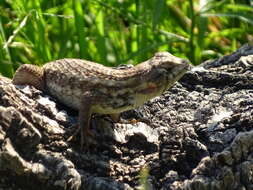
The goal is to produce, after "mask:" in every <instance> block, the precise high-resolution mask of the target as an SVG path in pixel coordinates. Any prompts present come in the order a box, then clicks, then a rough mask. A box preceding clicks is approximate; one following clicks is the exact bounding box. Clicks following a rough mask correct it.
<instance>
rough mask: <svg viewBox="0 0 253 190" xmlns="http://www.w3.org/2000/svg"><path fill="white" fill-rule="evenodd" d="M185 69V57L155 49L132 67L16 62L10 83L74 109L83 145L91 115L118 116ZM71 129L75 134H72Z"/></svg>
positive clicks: (71, 61) (76, 62) (160, 90)
mask: <svg viewBox="0 0 253 190" xmlns="http://www.w3.org/2000/svg"><path fill="white" fill-rule="evenodd" d="M189 68H190V64H189V61H188V60H186V59H181V58H178V57H176V56H174V55H172V54H170V53H168V52H158V53H155V55H154V56H153V57H152V58H150V59H148V60H146V61H144V62H142V63H140V64H137V65H136V66H134V67H130V68H126V69H116V68H112V67H106V66H103V65H101V64H99V63H95V62H92V61H87V60H82V59H74V58H64V59H59V60H56V61H51V62H48V63H46V64H44V65H43V67H39V66H36V65H31V64H23V65H21V66H20V67H19V68H18V69H17V71H16V73H15V74H14V77H13V79H12V83H13V84H14V85H32V86H34V87H35V88H37V89H39V90H42V91H43V92H45V93H47V94H49V95H51V96H53V97H55V98H56V99H57V100H58V101H59V102H61V103H63V104H64V105H66V106H68V107H70V108H72V109H74V110H77V111H78V121H79V123H78V125H79V127H78V129H77V130H78V132H79V130H80V133H81V149H83V146H84V144H85V145H87V146H88V138H89V137H91V136H92V132H91V131H90V118H91V115H92V114H93V113H99V114H109V115H111V116H114V118H115V116H119V114H120V113H121V112H123V111H127V110H131V109H134V108H136V107H138V106H141V105H143V104H144V103H145V102H147V101H148V100H150V99H152V98H154V97H156V96H159V95H161V94H162V93H163V92H164V91H165V90H167V89H169V88H170V87H172V86H173V84H174V83H175V82H176V81H178V80H179V79H180V78H181V77H182V76H183V75H184V73H185V72H186V71H188V70H189ZM78 132H77V133H78Z"/></svg>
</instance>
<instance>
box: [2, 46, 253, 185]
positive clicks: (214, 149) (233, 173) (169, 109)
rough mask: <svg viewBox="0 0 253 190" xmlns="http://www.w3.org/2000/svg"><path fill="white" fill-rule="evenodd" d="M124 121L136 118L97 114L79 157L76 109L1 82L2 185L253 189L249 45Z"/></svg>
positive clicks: (202, 69)
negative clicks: (90, 141)
mask: <svg viewBox="0 0 253 190" xmlns="http://www.w3.org/2000/svg"><path fill="white" fill-rule="evenodd" d="M122 117H123V118H124V119H129V118H130V119H133V118H135V119H137V120H136V121H135V122H132V123H128V124H121V123H116V124H113V123H112V121H111V120H110V119H109V118H108V117H106V116H100V115H95V116H94V117H93V120H92V124H93V126H92V127H93V131H94V134H95V139H96V141H95V142H96V145H94V147H92V149H90V150H89V152H84V151H80V149H79V137H78V138H77V139H75V140H73V141H71V142H68V141H66V139H67V138H68V137H69V136H70V135H71V133H72V132H73V130H74V128H73V126H74V124H76V122H77V113H76V112H74V111H73V110H69V109H68V108H66V107H64V106H63V105H60V104H59V103H57V101H56V100H55V99H53V98H52V97H49V96H47V95H46V94H44V93H42V92H40V91H38V90H36V89H35V88H33V87H28V86H14V85H12V84H11V83H10V80H8V79H6V78H3V77H0V147H1V148H0V176H1V177H0V189H3V190H7V189H34V188H36V189H76V190H77V189H92V190H94V189H95V190H96V189H99V190H103V189H113V190H118V189H141V188H145V189H164V190H165V189H171V190H209V189H210V190H211V189H212V190H223V189H231V190H238V189H239V190H250V189H253V175H252V173H253V130H252V127H253V47H252V46H248V45H245V46H243V47H242V48H240V49H239V50H238V51H237V52H235V53H233V54H231V55H228V56H224V57H223V58H221V59H218V60H215V61H208V62H205V63H203V64H201V65H200V66H198V67H195V68H194V69H193V70H192V71H190V72H188V73H186V75H185V76H184V77H183V78H182V79H181V80H180V81H179V82H178V83H176V84H175V86H174V87H173V88H171V89H170V90H169V91H167V92H165V93H164V94H163V95H162V96H160V97H157V98H155V99H153V100H151V101H149V102H148V103H146V104H145V105H143V106H142V107H140V108H139V109H137V110H132V111H129V112H126V113H123V114H122ZM142 117H144V118H145V120H146V122H139V121H138V119H140V118H142ZM145 120H144V121H145ZM147 121H148V122H147Z"/></svg>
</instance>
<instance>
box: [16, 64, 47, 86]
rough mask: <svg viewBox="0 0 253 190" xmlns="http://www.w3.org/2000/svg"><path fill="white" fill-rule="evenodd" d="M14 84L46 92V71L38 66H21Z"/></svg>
mask: <svg viewBox="0 0 253 190" xmlns="http://www.w3.org/2000/svg"><path fill="white" fill-rule="evenodd" d="M12 83H13V84H15V85H31V86H34V87H35V88H37V89H39V90H44V70H43V68H41V67H38V66H36V65H30V64H24V65H21V66H20V67H19V68H18V70H17V71H16V73H15V75H14V77H13V79H12Z"/></svg>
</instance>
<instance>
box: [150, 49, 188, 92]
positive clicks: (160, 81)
mask: <svg viewBox="0 0 253 190" xmlns="http://www.w3.org/2000/svg"><path fill="white" fill-rule="evenodd" d="M149 65H150V67H151V71H152V72H151V73H152V75H150V76H151V77H150V79H151V81H153V82H154V83H156V84H157V85H158V86H160V87H158V88H159V89H160V91H165V90H166V89H169V88H170V87H171V86H172V85H173V84H174V83H175V82H176V81H178V80H179V79H180V78H181V77H182V76H183V75H184V74H185V72H186V71H188V70H190V68H191V65H190V64H189V61H188V60H186V59H181V58H179V57H176V56H174V55H172V54H170V53H168V52H158V53H156V54H155V55H154V57H153V58H152V59H150V60H149Z"/></svg>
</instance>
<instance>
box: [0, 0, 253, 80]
mask: <svg viewBox="0 0 253 190" xmlns="http://www.w3.org/2000/svg"><path fill="white" fill-rule="evenodd" d="M250 3H253V2H252V1H250V0H249V1H246V0H222V1H220V0H145V1H140V0H132V1H130V0H110V1H103V0H90V1H89V0H86V1H85V0H50V1H48V0H1V1H0V73H2V74H3V75H5V76H8V77H12V75H13V73H14V70H15V69H17V67H18V66H19V65H20V64H21V63H30V64H38V65H41V64H42V63H45V62H48V61H50V60H55V59H59V58H63V57H76V58H84V59H88V60H93V61H96V62H100V63H103V64H105V65H109V66H116V65H118V64H122V63H123V64H126V63H134V64H136V63H138V62H140V61H143V60H145V59H148V58H149V57H150V56H152V54H153V53H154V52H157V51H169V52H171V53H173V54H175V55H177V56H179V57H185V58H187V59H190V60H191V62H192V63H193V64H195V65H197V64H199V63H201V62H202V61H204V60H206V59H210V58H217V57H219V56H221V55H224V54H228V53H231V52H232V51H234V50H235V49H237V48H238V47H240V46H241V45H242V44H244V43H247V42H249V41H250V40H252V38H253V36H252V35H253V27H252V26H253V14H252V13H253V7H252V5H250Z"/></svg>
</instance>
